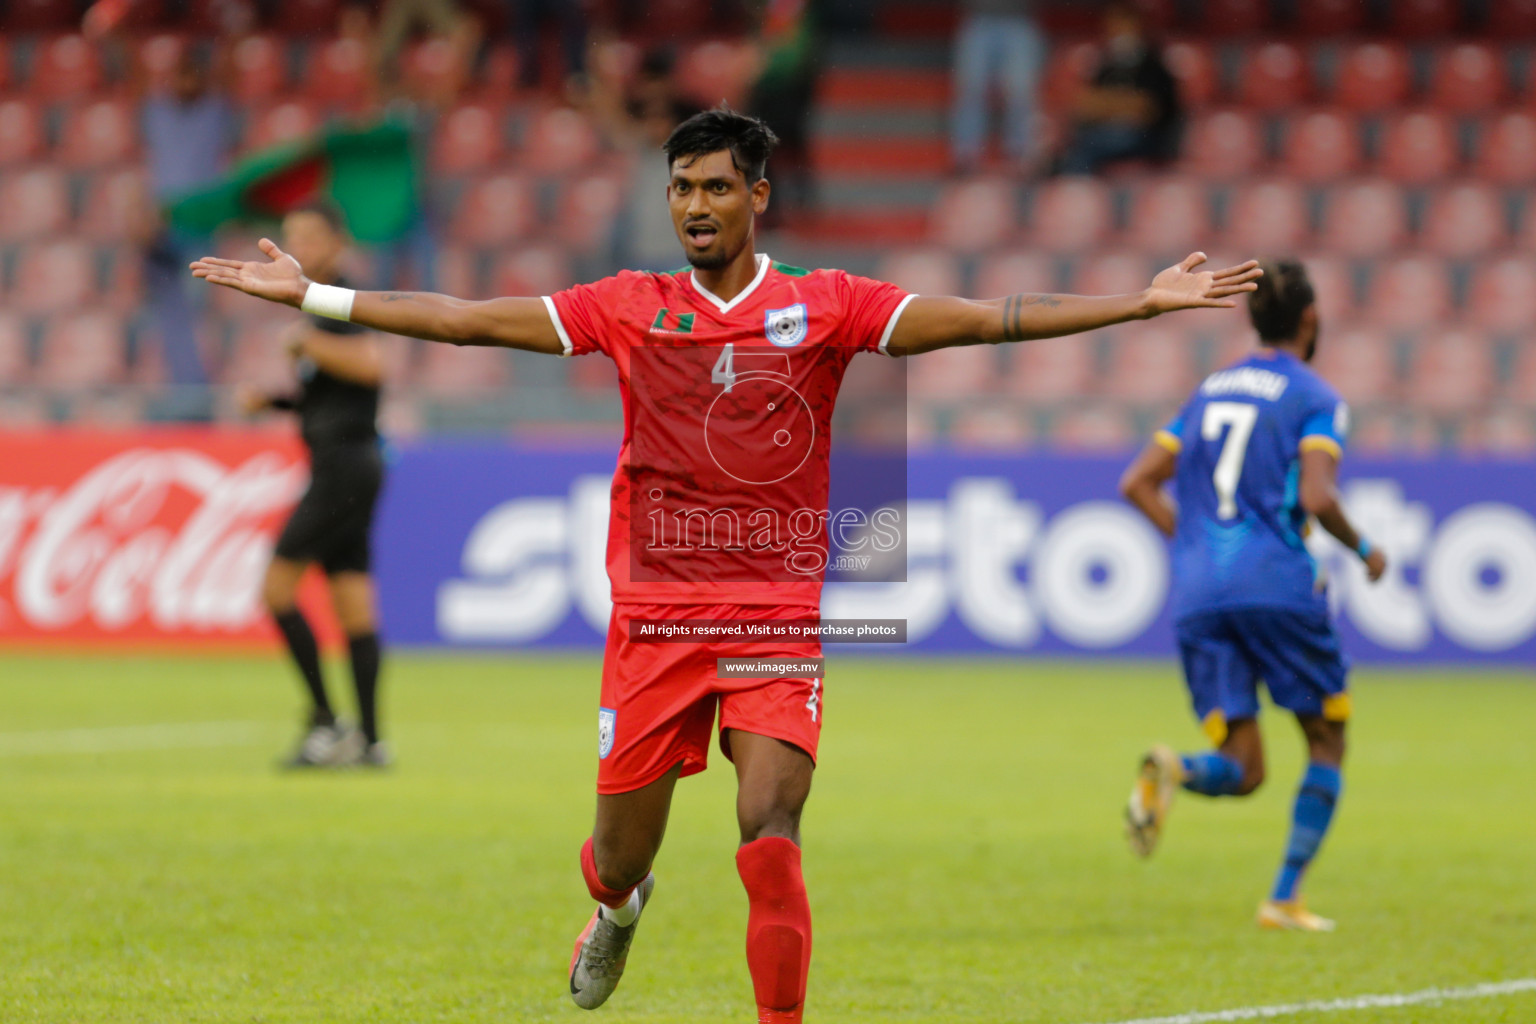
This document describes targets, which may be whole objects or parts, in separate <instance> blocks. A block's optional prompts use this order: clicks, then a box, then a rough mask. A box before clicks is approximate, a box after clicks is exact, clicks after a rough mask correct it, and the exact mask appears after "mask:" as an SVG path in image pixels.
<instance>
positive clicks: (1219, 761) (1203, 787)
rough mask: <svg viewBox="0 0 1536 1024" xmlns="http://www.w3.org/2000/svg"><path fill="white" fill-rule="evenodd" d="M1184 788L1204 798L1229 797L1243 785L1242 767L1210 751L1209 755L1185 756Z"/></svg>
mask: <svg viewBox="0 0 1536 1024" xmlns="http://www.w3.org/2000/svg"><path fill="white" fill-rule="evenodd" d="M1181 760H1183V762H1184V788H1185V789H1187V790H1189V791H1190V792H1191V793H1201V794H1204V795H1205V796H1231V795H1232V794H1234V793H1236V792H1237V791H1238V790H1239V789H1240V788H1241V787H1242V785H1243V766H1242V765H1240V764H1238V763H1237V762H1236V761H1234V760H1232V759H1231V758H1230V757H1227V756H1226V755H1225V754H1218V753H1216V752H1214V751H1212V752H1211V753H1209V754H1185V755H1184V756H1183V758H1182V759H1181Z"/></svg>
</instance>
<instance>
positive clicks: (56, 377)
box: [37, 310, 128, 388]
mask: <svg viewBox="0 0 1536 1024" xmlns="http://www.w3.org/2000/svg"><path fill="white" fill-rule="evenodd" d="M127 372H128V342H127V336H126V333H125V332H124V330H123V321H122V318H121V317H119V316H118V315H117V314H115V313H108V312H105V311H102V310H89V311H86V312H80V313H70V314H68V315H66V316H61V317H57V318H55V319H54V320H52V321H51V322H50V323H49V325H48V328H47V330H46V331H45V332H44V334H43V343H42V354H41V358H40V359H39V361H38V367H37V379H38V381H39V382H40V383H42V384H47V385H50V386H52V387H58V388H86V387H100V386H103V385H107V384H116V383H118V382H120V381H122V380H123V378H124V377H126V376H127Z"/></svg>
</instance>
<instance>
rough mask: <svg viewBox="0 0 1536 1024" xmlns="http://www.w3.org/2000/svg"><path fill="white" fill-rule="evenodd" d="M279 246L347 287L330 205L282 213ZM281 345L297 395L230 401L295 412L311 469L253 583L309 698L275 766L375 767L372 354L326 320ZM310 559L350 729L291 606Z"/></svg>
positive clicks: (357, 335) (378, 474)
mask: <svg viewBox="0 0 1536 1024" xmlns="http://www.w3.org/2000/svg"><path fill="white" fill-rule="evenodd" d="M283 244H284V245H285V246H287V247H288V251H289V252H290V253H292V254H293V256H294V258H295V259H297V260H298V261H299V264H300V266H302V267H303V268H304V271H305V273H306V274H309V275H311V276H313V277H314V279H315V280H317V281H321V282H325V283H328V284H332V285H336V286H345V285H346V283H347V282H346V280H345V279H344V278H343V277H342V273H341V272H342V267H343V264H344V262H345V259H346V250H347V244H346V227H345V223H344V221H343V220H342V215H341V212H340V210H338V209H337V208H336V207H334V206H332V205H330V204H327V203H315V204H311V205H308V206H304V207H300V208H299V209H296V210H294V211H293V212H292V213H290V214H288V216H287V217H285V218H284V219H283ZM285 340H286V341H287V345H288V351H289V352H290V353H291V354H292V355H293V358H294V364H295V367H296V369H297V371H298V375H299V381H300V385H299V389H298V391H297V392H295V393H293V394H286V395H270V394H262V393H259V392H254V391H244V392H242V393H241V395H240V405H241V408H242V409H243V410H244V411H245V412H246V413H247V414H255V413H258V412H261V411H263V410H266V409H283V410H288V411H292V412H296V413H298V415H299V424H300V433H301V434H302V435H303V438H304V444H305V446H306V447H307V448H308V449H309V454H310V463H311V467H312V468H311V473H310V484H309V489H308V490H307V491H305V493H304V497H303V498H301V499H300V500H299V504H298V506H297V507H296V508H295V509H294V510H293V514H292V516H290V517H289V519H288V523H287V525H286V526H284V527H283V532H282V536H281V537H279V538H278V541H277V549H276V551H275V552H274V553H273V555H272V561H271V563H270V564H269V565H268V566H267V575H266V580H265V582H264V584H263V587H262V594H263V598H264V599H265V601H266V604H267V609H268V611H270V612H271V613H272V619H273V621H274V622H275V623H276V624H277V628H278V631H279V632H280V633H282V636H283V640H284V641H285V642H286V643H287V645H288V652H289V654H290V655H292V657H293V660H294V663H295V664H296V665H297V666H298V668H299V674H300V675H301V676H302V677H303V679H304V685H305V689H306V691H307V692H308V694H309V698H310V703H311V707H310V711H309V715H308V717H307V723H306V728H305V732H304V736H303V738H302V739H301V740H300V741H299V746H298V749H297V750H295V751H294V753H293V756H292V757H291V758H289V760H288V761H287V763H286V764H287V767H290V768H318V767H327V766H335V765H344V764H362V765H369V766H373V767H384V766H386V765H388V764H389V763H390V754H389V750H388V748H386V747H385V746H384V745H383V743H382V742H381V741H380V739H379V725H378V713H377V694H378V678H379V636H378V624H377V613H376V612H375V610H374V591H373V577H372V575H371V572H372V569H371V561H372V558H371V554H372V553H371V550H370V543H369V534H370V533H371V531H372V528H373V509H374V503H375V502H376V501H377V500H378V496H379V488H380V486H381V485H382V483H383V476H384V470H383V460H382V458H381V456H380V453H379V435H378V429H377V427H376V425H375V420H376V419H377V417H378V409H379V384H380V381H381V378H382V376H383V357H382V354H381V353H380V351H379V345H378V341H377V339H376V336H375V335H374V334H373V332H371V331H369V330H367V329H366V328H364V327H360V326H358V325H357V324H352V323H347V322H345V321H342V320H333V319H328V318H326V317H320V316H310V317H308V318H307V319H305V320H303V321H300V322H299V323H298V324H296V325H294V328H293V330H291V331H290V332H289V333H288V335H287V336H286V339H285ZM312 564H318V565H319V566H320V568H321V569H322V570H324V572H325V575H326V580H327V582H328V583H329V585H330V591H331V600H332V602H333V604H334V605H335V608H336V617H337V619H338V620H340V623H341V628H342V631H343V632H344V633H345V634H346V636H347V649H348V653H349V654H350V656H351V661H352V682H353V687H354V690H355V691H356V694H357V707H358V721H359V726H358V729H353V728H352V727H351V726H350V725H348V724H345V723H343V722H341V721H340V720H339V719H338V718H337V717H336V714H335V712H334V711H333V710H332V709H331V703H330V699H329V697H328V696H327V694H326V690H325V681H324V678H323V676H322V675H321V669H320V652H319V647H318V645H317V644H316V641H315V634H314V631H313V630H312V629H311V628H310V625H309V621H308V620H307V619H306V618H305V617H304V613H303V612H302V611H300V610H299V606H298V591H299V583H300V581H301V580H302V579H303V578H304V573H305V572H306V571H308V569H309V567H310V566H311V565H312Z"/></svg>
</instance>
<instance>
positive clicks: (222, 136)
mask: <svg viewBox="0 0 1536 1024" xmlns="http://www.w3.org/2000/svg"><path fill="white" fill-rule="evenodd" d="M211 78H212V74H211V69H210V66H209V60H208V57H207V55H206V54H204V53H200V52H199V51H198V50H197V49H196V48H194V47H188V48H187V49H186V50H184V51H183V53H182V55H181V60H180V63H179V65H178V66H177V69H176V76H175V80H174V83H173V88H172V90H171V92H170V94H169V95H165V96H151V97H150V98H148V99H147V100H145V102H144V108H143V131H144V144H145V151H146V154H147V156H148V163H149V183H150V189H151V191H152V192H153V195H154V199H155V200H156V203H157V204H161V205H163V204H164V203H166V202H167V201H168V200H170V199H171V198H173V197H175V196H178V195H181V194H183V193H186V192H189V191H191V190H193V189H196V188H198V187H200V186H202V185H206V184H208V183H209V182H211V181H214V180H216V179H217V178H218V177H219V176H220V175H222V174H223V173H224V169H225V167H226V165H227V164H228V162H229V156H230V152H231V150H232V149H233V147H234V142H235V118H234V115H233V113H232V111H231V109H230V106H229V104H228V102H227V101H226V99H225V98H224V96H223V94H222V92H221V91H220V90H216V89H214V88H213V86H212V82H211ZM143 236H144V237H145V239H146V240H147V245H146V249H145V263H144V287H145V291H146V293H147V298H148V300H149V307H150V310H151V313H152V315H153V318H154V321H155V325H156V327H157V328H158V329H159V332H160V344H161V346H162V353H163V355H164V358H165V366H166V371H167V373H168V375H169V377H170V382H171V383H172V384H173V385H177V386H178V387H179V388H196V387H201V386H203V385H206V384H207V383H208V375H207V371H206V370H205V368H204V366H203V360H202V356H201V355H200V354H199V352H198V346H197V323H198V314H199V313H200V311H201V310H200V307H201V305H202V302H203V300H205V298H206V296H205V295H203V294H199V295H198V296H197V297H196V299H194V297H193V296H192V295H191V294H189V292H188V289H187V286H186V270H185V267H186V265H187V263H188V262H190V261H191V260H192V259H193V258H194V257H195V256H196V255H197V254H198V253H199V252H201V251H204V250H205V249H206V247H207V245H208V242H209V239H208V238H207V237H206V236H198V235H190V234H187V233H186V232H183V231H179V230H177V229H175V228H173V227H171V226H169V225H167V224H165V223H163V222H161V221H160V220H158V218H156V217H155V215H154V214H153V213H152V212H149V213H147V214H146V220H145V222H144V224H143ZM176 405H177V408H178V409H179V410H180V411H181V412H182V413H183V414H184V415H187V416H188V417H192V418H201V417H203V416H206V415H207V410H206V408H205V406H206V398H205V397H204V396H202V395H192V394H191V393H189V392H180V393H178V394H177V396H176Z"/></svg>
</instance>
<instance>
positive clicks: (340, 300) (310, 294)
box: [299, 281, 357, 320]
mask: <svg viewBox="0 0 1536 1024" xmlns="http://www.w3.org/2000/svg"><path fill="white" fill-rule="evenodd" d="M356 297H357V292H355V291H353V290H352V289H351V288H337V287H336V286H335V285H333V284H319V283H317V282H315V281H311V282H310V283H309V288H308V289H306V290H305V292H304V301H303V302H301V303H299V308H300V309H302V310H303V311H304V312H306V313H313V314H314V315H315V316H328V317H330V318H331V319H332V320H351V319H352V300H353V299H355V298H356Z"/></svg>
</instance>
